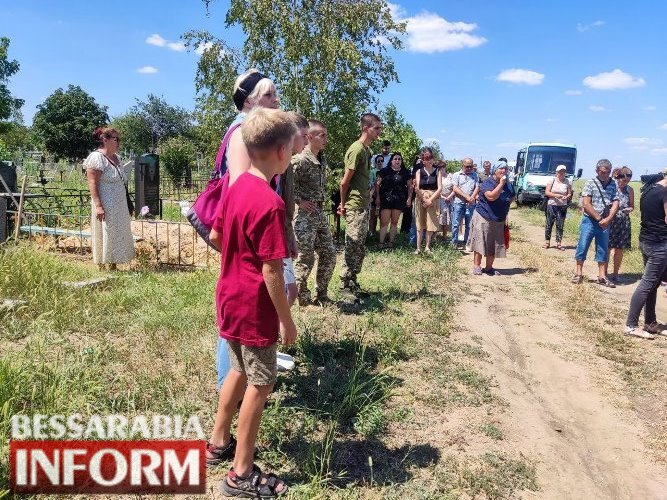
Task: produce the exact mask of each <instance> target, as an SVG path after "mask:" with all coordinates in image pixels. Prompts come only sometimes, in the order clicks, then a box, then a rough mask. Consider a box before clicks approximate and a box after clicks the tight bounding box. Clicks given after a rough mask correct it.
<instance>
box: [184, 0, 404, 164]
mask: <svg viewBox="0 0 667 500" xmlns="http://www.w3.org/2000/svg"><path fill="white" fill-rule="evenodd" d="M204 3H206V4H208V3H209V2H208V1H206V0H204ZM226 26H227V27H232V26H239V27H240V28H241V29H242V30H243V31H244V33H245V34H246V40H245V43H244V44H243V49H242V51H241V52H240V53H239V52H237V51H235V50H233V49H231V48H230V47H228V46H227V45H226V44H225V43H224V42H223V41H222V40H220V39H217V38H215V37H214V36H213V35H211V34H210V33H208V32H189V33H186V35H185V36H184V39H185V41H186V44H187V45H188V46H189V48H190V49H195V48H197V47H202V46H206V47H210V48H209V49H208V50H206V51H204V55H203V56H202V58H201V60H200V62H199V66H198V69H197V76H196V85H197V91H198V93H199V99H198V102H197V104H198V111H200V112H202V113H205V112H206V110H207V109H208V110H211V109H212V108H213V107H215V106H216V105H217V106H218V109H225V111H224V113H227V112H229V113H230V115H231V114H233V107H232V106H231V91H232V86H233V82H234V79H235V77H236V75H237V74H239V73H241V72H242V71H244V70H245V69H247V68H249V67H256V68H258V69H259V70H260V71H262V72H263V73H265V74H266V75H268V76H270V77H271V78H272V79H273V80H274V81H275V82H276V84H277V86H278V90H279V93H280V98H281V101H282V103H283V105H284V107H285V108H287V109H293V110H295V111H298V112H300V113H301V114H303V115H305V116H307V117H315V118H318V119H320V120H322V121H323V122H324V123H326V124H327V127H328V129H329V146H327V156H328V157H329V160H330V162H331V163H332V164H334V165H335V164H338V165H340V164H341V163H342V158H343V154H344V152H345V149H346V148H347V147H348V146H349V144H350V143H351V142H352V141H353V140H354V139H355V138H356V137H357V136H358V135H359V133H360V130H359V116H360V115H361V114H362V113H363V112H365V111H369V110H372V109H373V108H374V107H375V106H376V105H377V96H378V95H379V94H380V93H381V92H382V91H383V90H384V89H385V88H386V87H387V85H389V83H390V82H392V81H398V76H397V74H396V71H395V68H394V63H393V61H392V59H391V58H390V57H389V55H388V53H387V48H388V47H393V48H395V49H398V48H400V47H401V41H400V38H399V36H400V34H401V33H402V32H404V31H405V26H404V25H403V24H402V23H396V22H395V21H394V20H393V18H392V16H391V13H390V10H389V6H388V4H387V2H386V1H385V0H364V1H358V0H302V1H300V2H294V0H232V1H231V5H230V8H229V11H228V12H227V16H226ZM202 44H209V45H202ZM202 105H204V106H202ZM221 105H222V106H221ZM226 110H229V111H226ZM218 123H219V121H218ZM228 123H229V121H226V122H224V126H226V125H227V124H228ZM202 125H204V126H205V123H202ZM224 126H223V127H222V128H223V129H224ZM214 135H215V137H216V139H217V143H216V146H217V144H219V141H220V135H221V131H220V130H219V131H217V134H214Z"/></svg>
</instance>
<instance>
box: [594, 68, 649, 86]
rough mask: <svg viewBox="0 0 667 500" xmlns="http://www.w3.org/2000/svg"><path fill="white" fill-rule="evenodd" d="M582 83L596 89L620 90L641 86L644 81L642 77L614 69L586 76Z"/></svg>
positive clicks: (644, 83)
mask: <svg viewBox="0 0 667 500" xmlns="http://www.w3.org/2000/svg"><path fill="white" fill-rule="evenodd" d="M584 85H586V87H589V88H592V89H596V90H622V89H631V88H635V87H643V86H644V85H646V82H645V81H644V79H643V78H639V77H636V76H632V75H630V74H628V73H625V72H623V71H621V70H620V69H615V70H614V71H609V72H606V73H600V74H599V75H595V76H587V77H586V78H584Z"/></svg>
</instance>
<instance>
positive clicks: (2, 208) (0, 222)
mask: <svg viewBox="0 0 667 500" xmlns="http://www.w3.org/2000/svg"><path fill="white" fill-rule="evenodd" d="M6 240H7V198H0V243H4V242H5V241H6Z"/></svg>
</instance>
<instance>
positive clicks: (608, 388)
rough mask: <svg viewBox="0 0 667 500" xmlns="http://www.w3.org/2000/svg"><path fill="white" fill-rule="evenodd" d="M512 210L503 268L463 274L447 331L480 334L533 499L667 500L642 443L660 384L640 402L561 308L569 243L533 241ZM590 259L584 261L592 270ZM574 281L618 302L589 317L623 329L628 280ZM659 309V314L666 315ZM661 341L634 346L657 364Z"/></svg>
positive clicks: (655, 414)
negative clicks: (614, 284) (493, 273)
mask: <svg viewBox="0 0 667 500" xmlns="http://www.w3.org/2000/svg"><path fill="white" fill-rule="evenodd" d="M511 217H512V220H513V221H514V223H515V224H517V225H519V226H520V227H521V230H520V231H519V234H518V235H515V236H518V241H515V242H514V243H513V244H512V245H511V248H510V255H508V258H507V259H502V260H498V261H497V266H496V267H497V268H498V269H499V270H501V272H503V275H502V276H497V277H490V276H486V275H484V276H480V277H474V276H470V277H469V278H468V282H469V283H470V286H471V296H469V297H467V298H466V299H464V301H463V302H462V303H461V304H460V306H459V309H458V311H459V318H460V326H461V329H460V330H459V332H458V333H457V334H455V335H454V336H453V338H454V339H456V338H457V337H458V338H459V339H460V340H466V339H469V338H470V337H471V336H475V335H476V336H479V337H481V338H482V339H483V340H482V346H483V348H484V349H485V350H486V351H487V352H488V353H489V354H490V356H491V363H489V364H488V370H487V374H488V375H491V376H493V377H494V378H495V380H496V381H497V392H498V393H499V394H500V396H501V397H502V398H503V399H504V400H505V402H506V403H507V405H508V406H507V411H505V412H503V414H502V415H501V416H500V417H499V421H500V423H501V426H502V427H503V428H504V429H506V430H507V432H506V442H507V443H512V446H513V447H515V448H516V451H518V452H522V453H524V454H526V455H527V456H529V457H531V458H533V459H534V460H536V462H537V471H538V474H537V477H538V481H539V485H540V491H539V492H537V493H535V494H534V495H535V497H538V498H548V499H552V498H553V499H556V498H558V499H564V498H572V499H593V498H605V499H639V498H641V499H667V470H666V468H665V464H664V462H660V461H657V460H656V459H655V458H656V454H655V452H654V450H653V449H652V448H651V446H650V445H649V441H651V440H653V439H655V437H656V433H658V432H659V429H657V428H656V427H655V426H653V425H652V422H651V418H654V419H655V418H661V419H662V420H664V416H665V411H664V410H665V405H664V401H665V400H664V392H658V393H656V394H655V396H656V397H658V398H662V399H661V400H659V401H652V402H650V403H649V404H648V406H645V407H642V406H641V405H639V404H638V400H640V399H641V398H642V396H643V395H642V394H641V393H640V394H632V391H631V390H630V389H629V388H628V384H627V383H626V381H624V380H623V377H622V373H621V371H620V370H619V369H618V365H617V364H616V363H614V362H613V361H611V360H609V359H606V358H604V357H601V356H600V355H599V352H600V351H599V345H596V342H595V341H594V340H591V336H590V335H589V332H587V331H586V328H582V322H581V321H573V320H572V316H571V314H567V313H566V311H565V310H564V309H563V307H564V305H563V304H564V302H563V301H561V300H560V297H559V296H560V295H562V294H568V293H570V292H569V290H570V289H571V287H574V286H575V285H569V284H567V279H568V277H569V276H570V275H571V274H572V272H573V250H572V249H569V250H567V251H565V252H560V251H558V250H554V249H552V250H543V249H541V244H542V242H543V240H542V235H543V232H542V231H543V230H542V229H541V228H538V227H535V226H530V225H529V223H528V222H527V221H525V220H524V219H523V218H522V217H521V213H520V212H518V211H513V212H512V216H511ZM521 240H523V241H521ZM471 261H472V257H471V256H469V257H468V256H467V257H464V258H463V259H462V262H461V265H463V266H465V267H466V268H467V269H469V268H470V267H471ZM593 266H594V264H587V267H586V268H585V272H586V273H588V274H589V275H590V276H593V275H594V274H595V270H594V267H593ZM531 268H532V269H531ZM554 283H563V285H560V286H555V287H554ZM579 286H580V287H585V288H583V289H580V290H576V293H580V294H583V295H582V296H583V297H590V299H591V300H597V301H599V302H600V303H601V304H605V303H606V302H609V303H614V304H617V305H618V304H620V306H619V307H620V309H619V308H616V309H614V308H610V309H609V310H607V309H606V308H605V309H604V310H601V311H600V315H599V316H600V317H598V318H592V319H591V321H594V322H597V323H598V324H599V323H600V321H601V318H602V324H606V327H607V328H608V329H609V328H611V329H612V330H613V329H615V330H616V331H618V332H621V330H622V326H623V323H624V316H622V311H623V310H625V308H626V307H627V303H628V302H629V297H630V295H631V294H632V291H633V290H634V285H628V286H623V287H619V288H617V289H616V290H606V289H605V290H600V289H598V287H597V285H594V284H589V283H585V284H583V285H579ZM605 299H607V300H605ZM662 302H663V306H664V303H665V302H667V300H663V301H662ZM663 312H664V313H666V314H663V315H662V316H660V314H659V317H662V318H663V319H665V318H667V310H664V307H663ZM584 323H585V322H584ZM619 335H620V333H619ZM632 341H634V340H631V341H629V342H632ZM638 342H639V343H640V344H641V343H642V342H646V341H641V340H638ZM665 347H667V338H661V339H658V340H656V341H654V343H653V345H650V346H644V345H640V349H652V350H653V351H654V353H653V354H654V356H653V358H652V359H653V360H654V361H657V362H659V363H661V364H662V366H663V367H664V361H665V351H667V349H665ZM630 348H633V346H630ZM644 399H648V400H651V399H653V398H644ZM648 410H651V411H648ZM530 496H531V497H532V496H533V494H530Z"/></svg>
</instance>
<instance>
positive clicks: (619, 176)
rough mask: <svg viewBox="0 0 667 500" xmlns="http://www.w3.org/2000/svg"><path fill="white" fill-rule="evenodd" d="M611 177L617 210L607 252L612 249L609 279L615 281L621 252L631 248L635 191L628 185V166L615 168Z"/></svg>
mask: <svg viewBox="0 0 667 500" xmlns="http://www.w3.org/2000/svg"><path fill="white" fill-rule="evenodd" d="M611 177H612V179H614V181H616V189H617V192H618V212H616V216H615V217H614V218H613V219H612V221H611V224H610V225H609V252H610V253H611V251H612V250H613V251H614V258H613V266H614V272H613V273H611V276H610V279H611V281H613V282H614V283H617V282H618V271H619V269H620V268H621V263H622V262H623V252H624V251H625V250H630V248H632V243H631V242H632V224H631V223H630V213H631V212H632V211H633V210H634V209H635V191H634V189H632V188H631V187H630V186H629V185H628V184H629V183H630V179H632V170H630V169H629V168H628V167H622V168H615V169H614V170H613V171H612V173H611Z"/></svg>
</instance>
